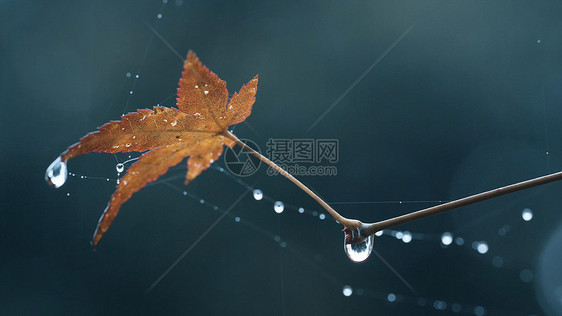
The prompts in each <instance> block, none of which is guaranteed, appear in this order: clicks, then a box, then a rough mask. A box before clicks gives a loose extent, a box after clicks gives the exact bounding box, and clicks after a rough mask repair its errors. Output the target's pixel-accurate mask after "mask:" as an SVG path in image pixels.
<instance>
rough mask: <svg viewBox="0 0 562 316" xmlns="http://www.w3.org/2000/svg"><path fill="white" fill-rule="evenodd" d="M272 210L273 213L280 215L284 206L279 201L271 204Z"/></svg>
mask: <svg viewBox="0 0 562 316" xmlns="http://www.w3.org/2000/svg"><path fill="white" fill-rule="evenodd" d="M273 210H274V211H275V213H277V214H281V213H283V210H285V204H283V202H281V201H276V202H275V203H274V204H273Z"/></svg>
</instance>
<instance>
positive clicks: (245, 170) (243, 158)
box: [224, 139, 261, 177]
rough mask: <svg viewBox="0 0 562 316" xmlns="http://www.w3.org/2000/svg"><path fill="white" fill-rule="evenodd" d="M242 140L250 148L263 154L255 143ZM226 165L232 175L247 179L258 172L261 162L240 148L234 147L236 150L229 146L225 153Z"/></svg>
mask: <svg viewBox="0 0 562 316" xmlns="http://www.w3.org/2000/svg"><path fill="white" fill-rule="evenodd" d="M240 140H241V141H242V142H243V143H244V144H246V145H247V146H248V147H250V148H252V149H253V150H255V151H257V152H259V153H261V151H260V148H259V147H258V145H257V144H256V143H254V142H253V141H251V140H249V139H240ZM224 163H225V165H226V169H228V171H230V173H232V174H235V175H237V176H240V177H247V176H251V175H253V174H254V173H255V172H256V171H258V168H259V167H260V164H261V160H260V159H259V158H258V157H256V156H254V155H252V153H250V152H249V151H247V150H245V149H244V148H242V147H240V146H234V148H230V147H228V146H227V147H226V149H225V151H224Z"/></svg>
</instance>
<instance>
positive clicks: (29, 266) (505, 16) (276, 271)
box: [0, 0, 562, 315]
mask: <svg viewBox="0 0 562 316" xmlns="http://www.w3.org/2000/svg"><path fill="white" fill-rule="evenodd" d="M179 4H181V5H179ZM158 13H160V14H162V15H163V18H162V19H161V20H159V19H157V17H156V15H157V14H158ZM561 14H562V4H561V3H560V2H559V1H458V0H447V1H417V0H416V1H394V0H392V1H370V2H367V1H364V2H355V1H345V2H344V1H342V2H335V1H322V2H290V3H283V2H279V3H273V2H267V1H197V2H191V1H187V0H184V1H183V2H182V3H178V2H174V1H173V0H170V1H169V3H167V4H163V3H162V2H161V1H120V2H115V1H5V0H4V1H0V91H1V93H0V102H1V106H2V114H1V115H0V117H1V119H0V120H1V127H2V133H0V135H1V136H0V137H1V143H2V151H1V154H0V155H1V159H2V160H1V163H2V168H1V171H2V182H1V186H2V187H1V188H2V189H1V192H2V202H1V220H0V240H1V241H0V247H1V248H0V253H1V261H0V266H1V269H0V313H2V314H6V315H16V314H17V315H25V314H43V315H49V314H53V315H60V314H83V315H88V314H102V313H103V314H133V313H141V314H162V313H164V314H227V315H229V314H239V315H248V314H250V315H251V314H254V315H282V314H286V315H303V314H307V315H311V314H312V315H333V314H344V313H351V312H353V313H361V314H377V315H378V314H386V315H389V314H392V315H413V314H423V315H427V314H433V313H435V314H443V313H451V312H452V310H451V304H452V303H455V302H456V303H459V304H461V305H462V306H463V308H464V307H466V308H464V309H463V313H467V314H473V311H472V308H473V307H474V306H477V305H481V306H484V307H485V308H486V311H488V312H489V313H490V314H510V315H518V314H520V315H529V314H544V313H550V314H560V313H562V305H561V304H560V302H559V301H557V300H560V297H562V287H560V286H561V285H562V276H561V273H560V271H559V270H557V269H556V268H555V267H557V266H558V267H559V266H560V264H562V258H560V256H559V255H558V257H556V253H557V250H556V249H558V252H559V249H561V248H560V244H561V243H562V241H561V239H562V237H561V234H560V233H558V234H557V235H556V232H557V231H558V232H559V231H560V229H562V225H561V220H562V215H561V214H562V213H561V212H560V211H561V210H560V196H561V193H560V192H562V184H550V185H547V186H544V187H541V188H536V189H532V190H529V191H526V192H521V193H516V194H512V195H510V196H506V197H502V198H498V199H495V200H492V201H488V202H484V203H480V204H477V205H473V206H470V207H465V208H463V209H460V210H455V211H452V212H450V213H448V214H444V215H439V216H436V217H433V218H428V219H424V220H420V221H418V222H415V223H411V224H407V225H404V226H402V227H400V229H404V230H409V231H412V232H416V233H424V234H428V235H426V236H429V237H432V238H433V240H431V241H417V240H414V241H413V242H411V243H409V244H405V243H402V242H401V241H399V240H396V239H393V238H388V237H381V238H378V239H377V240H376V242H375V248H376V250H377V251H378V252H379V253H380V254H381V255H382V256H384V258H386V260H387V261H388V262H389V263H390V264H392V265H393V267H394V268H395V269H396V270H397V271H398V272H400V273H401V274H402V275H403V276H404V278H405V279H406V280H407V281H408V282H409V283H410V284H411V285H412V286H413V287H414V288H415V290H416V292H417V294H415V293H412V292H411V291H410V290H409V289H408V288H407V287H406V286H405V285H404V284H403V283H402V282H401V281H400V280H399V279H398V278H397V277H396V276H395V275H394V274H393V273H392V272H391V271H390V270H389V269H387V267H385V266H384V265H383V263H382V262H381V261H380V260H378V259H377V258H376V257H373V258H371V259H370V260H368V261H367V262H365V263H362V264H353V263H351V262H349V260H348V259H347V258H346V256H345V255H344V253H343V251H342V238H343V236H342V234H341V233H340V232H339V229H340V227H339V226H338V225H336V224H335V223H333V221H331V220H325V221H320V220H319V219H318V218H316V217H312V216H303V215H299V214H298V213H296V212H295V211H294V210H293V211H291V210H287V211H285V212H284V213H283V214H282V215H278V214H275V213H274V212H273V211H272V205H271V203H270V202H267V201H260V202H257V201H255V200H253V199H252V198H251V197H250V196H248V197H246V198H244V199H243V200H242V201H241V202H240V204H238V205H237V206H236V207H235V208H234V209H233V210H232V214H233V215H235V216H240V217H241V218H242V221H243V222H246V221H247V222H249V223H252V225H256V226H257V227H261V228H262V229H263V231H264V232H265V233H264V234H262V233H259V232H258V231H257V230H254V229H251V228H249V227H247V226H244V225H241V224H237V223H235V222H234V220H233V219H232V218H230V217H226V218H225V219H224V220H223V221H222V222H221V223H219V224H218V225H217V226H216V227H215V229H214V230H213V231H211V233H209V234H208V235H207V236H206V238H204V239H203V241H202V242H201V243H200V244H199V245H198V246H197V247H196V248H194V250H193V251H192V252H191V253H190V254H189V255H188V256H186V257H185V258H184V259H183V260H182V261H181V262H180V263H179V264H178V265H177V266H176V267H175V269H174V270H172V271H171V272H170V273H169V274H168V275H167V277H166V278H164V279H163V281H162V282H160V283H159V284H158V285H157V286H156V287H155V288H154V289H153V290H152V291H151V292H149V293H148V294H147V295H144V291H145V290H146V289H147V288H148V287H149V286H150V285H151V284H152V283H153V282H154V281H155V280H156V279H157V278H158V277H159V276H160V275H161V274H162V273H163V272H164V271H165V270H166V269H167V268H168V267H169V266H170V264H172V263H173V262H174V260H176V258H177V257H178V256H179V255H180V254H181V253H182V252H183V251H184V250H185V249H187V248H188V247H189V245H190V244H191V243H192V242H193V241H194V240H195V239H197V237H198V236H199V235H200V234H201V233H203V232H204V231H205V229H206V228H207V227H208V226H209V225H210V224H211V223H212V222H213V221H214V220H215V219H216V218H217V217H218V216H219V213H217V212H214V211H211V210H209V208H206V207H204V206H202V205H201V204H199V203H198V202H197V201H194V200H192V199H188V198H185V197H184V196H183V195H182V193H181V191H182V190H184V189H185V190H188V191H189V192H191V193H192V194H195V195H198V196H201V197H203V198H204V199H206V200H208V201H211V202H212V203H214V204H217V205H219V206H221V207H222V208H223V209H225V208H227V207H228V206H229V205H231V204H232V203H233V201H235V200H236V198H237V197H238V196H239V195H240V194H241V193H242V192H244V188H243V187H241V186H240V185H238V184H237V183H236V182H234V181H232V180H231V179H230V178H228V177H227V176H225V175H223V174H221V173H219V172H217V171H215V170H209V171H206V172H205V173H203V174H202V175H201V176H200V177H199V178H198V179H197V180H196V181H194V182H193V183H191V184H190V185H189V186H188V187H186V188H183V187H182V179H181V177H183V174H184V172H185V165H184V164H182V166H180V167H178V168H176V169H174V170H172V171H170V173H169V174H168V175H167V177H170V176H171V177H173V176H178V177H179V178H177V179H175V180H172V181H171V182H170V183H172V184H173V186H174V187H170V186H167V185H164V184H162V183H160V184H156V185H153V186H150V187H148V188H145V189H143V190H142V191H141V192H139V193H137V194H135V196H134V197H133V198H132V199H131V200H130V201H129V202H127V203H126V204H125V205H124V207H123V208H122V210H121V212H120V214H119V216H118V218H117V219H116V221H115V222H114V224H113V225H112V227H111V229H110V230H109V232H108V233H107V234H106V235H105V236H104V238H103V240H102V241H101V243H100V246H99V247H98V249H97V251H95V252H94V251H92V249H91V247H90V245H89V240H90V237H91V235H92V233H93V230H94V227H95V224H96V222H97V219H98V218H99V216H100V214H101V212H102V211H103V209H104V208H105V205H106V203H107V201H108V199H109V197H110V195H111V193H112V192H113V190H114V182H106V181H105V180H95V179H85V180H84V179H80V178H79V177H70V178H69V180H68V181H67V183H66V184H65V186H63V187H62V188H61V189H59V190H55V189H52V188H50V187H48V186H47V185H46V184H45V182H44V180H43V175H44V171H45V168H46V167H47V166H48V165H49V163H50V162H51V161H52V160H53V159H54V158H56V157H57V155H59V154H60V153H61V152H62V151H63V150H64V149H65V148H66V146H68V145H70V144H72V143H74V142H76V141H77V140H78V139H79V138H80V137H81V136H83V135H85V134H86V133H87V132H90V131H93V130H95V128H96V127H98V126H100V125H102V124H103V123H105V122H107V121H109V120H111V119H118V118H119V116H120V115H121V114H122V113H125V112H129V111H134V110H136V109H137V108H146V107H152V106H154V105H156V104H158V103H162V101H163V100H166V99H167V98H168V97H170V96H172V98H169V99H167V100H166V101H165V102H163V104H164V105H166V106H174V97H173V94H174V93H175V91H176V87H177V81H178V78H179V76H180V73H181V65H182V64H181V61H180V60H179V59H178V58H177V56H175V55H174V53H173V52H172V51H171V50H170V49H169V48H168V47H166V45H164V44H163V43H162V41H160V40H159V39H158V38H157V37H155V36H154V33H153V32H151V30H150V29H149V28H148V27H147V25H151V26H153V27H154V28H155V29H156V30H157V31H158V32H159V33H160V34H161V35H162V36H163V37H164V38H166V39H167V40H168V41H169V43H170V44H171V45H172V46H173V47H174V48H175V49H176V50H177V51H178V52H179V53H180V54H181V55H185V54H186V53H187V51H188V50H189V49H192V50H194V51H195V52H196V53H197V54H198V55H199V57H200V58H201V60H202V61H203V63H205V64H206V65H207V66H209V68H210V69H211V70H213V71H214V72H215V73H217V74H218V75H219V76H220V77H221V78H222V79H224V80H226V81H227V82H228V86H229V90H230V93H233V92H235V91H236V90H238V89H239V87H240V86H241V85H242V84H244V83H245V82H247V81H248V80H250V79H251V78H252V77H253V76H254V75H255V74H259V75H260V83H259V88H258V96H257V102H256V104H255V105H254V111H253V113H252V115H251V116H250V117H249V118H248V120H247V121H248V123H249V125H250V126H251V127H252V128H253V129H252V128H250V127H248V125H244V124H241V125H240V126H238V127H236V129H235V133H236V134H237V135H238V136H239V137H241V138H249V139H252V140H253V141H255V142H256V143H257V144H258V145H259V146H261V147H262V149H263V148H265V144H266V142H267V140H268V139H269V138H321V139H334V138H335V139H338V140H339V143H340V160H339V163H337V164H336V166H337V168H338V175H337V176H333V177H301V179H302V181H303V182H304V183H305V184H307V185H309V186H310V187H311V188H312V189H313V190H315V191H316V192H318V193H319V194H320V195H321V196H322V197H324V198H325V199H326V200H327V201H355V202H360V201H393V200H450V199H454V198H459V197H462V196H465V195H469V194H473V193H477V192H480V191H482V190H487V189H491V188H494V187H497V186H501V185H505V184H509V183H512V182H516V181H520V180H525V179H528V178H532V177H535V176H539V175H543V174H546V173H548V172H554V171H557V170H560V168H561V166H562V153H561V150H560V149H561V148H562V141H561V140H560V137H559V136H560V135H561V132H562V131H561V128H562V108H561V100H562V93H561V91H562V89H561V88H560V86H561V83H562V74H561V62H562V58H561V54H560V52H561V51H562V44H561V43H562V42H561V38H562V20H561V19H560V16H561ZM414 24H415V27H414V28H413V30H412V31H411V32H410V33H409V34H408V35H407V36H406V37H405V38H404V39H403V40H402V41H401V42H400V43H399V44H398V45H397V46H396V47H395V48H394V49H393V50H392V51H391V52H390V53H389V54H388V55H387V56H386V57H385V58H384V59H383V60H382V62H380V63H379V64H378V65H377V66H376V67H375V68H374V69H373V70H372V71H371V72H370V73H369V74H368V75H366V76H365V77H364V78H363V79H362V80H361V81H360V82H359V83H358V84H357V86H355V88H354V89H353V90H351V92H350V93H349V94H348V95H346V96H345V98H343V99H342V101H341V102H339V104H337V106H335V107H334V109H333V110H332V111H331V112H330V113H329V114H328V115H327V116H326V117H325V118H324V119H323V120H322V121H321V122H320V123H319V124H318V125H317V126H316V127H315V128H314V129H312V131H311V132H310V133H308V134H307V133H305V131H306V130H307V128H308V127H309V126H310V124H312V123H313V122H314V121H315V120H316V119H317V117H318V116H319V115H321V114H322V113H323V112H324V111H325V110H326V109H327V108H328V107H329V106H330V105H331V104H332V103H333V102H334V100H336V99H337V98H338V97H339V96H340V95H341V94H342V93H343V92H344V91H345V90H346V89H347V88H348V87H349V86H350V85H351V83H353V82H354V81H355V80H356V79H357V78H358V77H359V76H360V75H361V73H363V71H364V70H365V69H367V68H368V67H369V65H371V64H372V63H373V61H375V60H376V59H377V57H379V56H380V55H381V54H382V52H383V51H384V50H385V49H387V48H388V47H389V46H390V44H391V43H392V42H393V41H394V40H396V39H397V38H398V37H399V36H400V34H401V33H402V32H404V31H405V30H406V29H407V28H408V27H410V26H411V25H414ZM538 40H540V43H539V42H537V41H538ZM127 72H130V73H132V75H133V77H134V75H135V74H140V78H139V79H138V80H134V78H133V77H132V78H127V77H126V76H125V74H126V73H127ZM133 86H134V94H133V95H132V96H129V90H131V87H133ZM547 151H548V152H549V154H548V155H547V154H546V152H547ZM117 157H118V158H119V159H120V160H121V161H123V160H125V159H126V158H127V157H126V155H118V156H117ZM217 164H218V165H221V164H224V162H223V161H222V160H221V161H219V162H217ZM69 168H70V171H71V172H74V173H77V174H83V175H88V176H90V177H101V178H106V177H109V178H115V176H116V175H115V158H114V157H113V155H109V154H106V155H103V154H91V155H87V156H81V157H78V158H76V159H74V160H72V161H71V162H70V164H69ZM243 180H244V181H246V182H247V183H249V184H254V183H255V186H256V187H259V188H261V189H262V190H263V191H264V192H265V194H266V195H268V196H270V197H272V198H273V199H276V200H281V201H284V202H285V203H288V204H291V205H295V206H303V207H305V208H307V209H309V210H316V211H321V209H320V208H319V206H318V205H317V204H315V203H314V201H313V200H312V199H310V198H309V197H308V196H307V195H305V194H304V193H302V192H301V191H299V190H298V188H296V187H295V186H294V185H292V184H291V183H290V182H288V181H287V180H285V179H283V178H280V177H269V176H267V175H266V173H265V168H262V169H261V170H260V171H259V172H258V173H257V174H255V175H253V176H251V177H249V178H245V179H243ZM176 187H177V188H180V191H177V190H175V189H174V188H176ZM67 194H69V195H70V196H67ZM429 205H431V204H424V203H414V204H402V205H400V204H396V203H391V204H353V205H338V206H336V209H338V210H339V211H340V212H341V213H342V214H343V215H344V216H347V217H355V218H359V219H361V220H364V221H375V220H381V219H385V218H388V217H391V216H396V215H400V214H404V213H406V212H408V211H412V210H415V209H419V208H422V207H426V206H429ZM527 207H528V208H531V209H533V211H534V215H535V216H534V218H533V220H532V221H531V222H523V221H522V220H521V211H522V210H523V209H524V208H527ZM505 224H509V225H510V227H511V230H510V232H509V233H508V234H507V235H506V236H504V237H500V236H498V229H500V228H501V227H502V226H503V225H505ZM444 231H451V232H452V233H453V234H454V235H455V236H457V235H460V236H463V237H464V238H465V239H467V240H486V241H487V242H488V244H489V246H490V251H489V252H488V253H486V254H484V255H481V254H478V253H477V252H476V251H474V250H472V249H471V248H470V246H464V247H453V246H451V247H449V248H447V249H444V248H443V247H440V244H439V236H440V235H441V233H442V232H444ZM273 235H279V236H281V238H282V239H283V240H284V241H286V242H287V244H288V247H287V248H284V249H283V248H281V247H279V244H278V243H276V242H275V241H274V240H273V238H272V236H273ZM549 247H550V248H549ZM549 249H550V250H549ZM552 249H554V250H552ZM549 251H550V252H549ZM552 251H554V253H553V252H552ZM494 256H501V257H502V258H503V260H504V265H503V267H502V268H499V269H498V268H495V267H493V266H492V264H491V262H492V258H494ZM553 256H554V257H553ZM548 267H550V268H548ZM552 267H554V268H552ZM522 269H530V270H531V271H533V273H534V279H533V280H532V282H530V283H524V282H522V281H521V280H520V278H519V274H520V271H521V270H522ZM346 284H349V285H351V286H352V287H353V288H354V289H355V290H357V289H358V288H362V289H364V291H365V294H364V295H356V294H357V291H355V292H354V295H352V296H351V297H344V296H343V295H342V287H343V286H344V285H346ZM557 287H558V288H559V289H560V290H559V291H557V290H556V288H557ZM388 293H395V294H398V295H399V297H401V300H403V301H402V302H394V303H389V302H387V301H386V297H387V294H388ZM419 297H424V298H426V299H427V300H428V303H427V304H426V306H423V307H420V306H418V305H417V304H416V301H415V300H416V299H417V298H419ZM410 300H413V301H410ZM435 300H443V301H445V302H447V304H448V307H447V310H446V311H445V312H440V311H437V310H435V309H434V308H433V307H432V305H433V304H432V302H434V301H435Z"/></svg>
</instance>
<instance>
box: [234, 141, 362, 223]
mask: <svg viewBox="0 0 562 316" xmlns="http://www.w3.org/2000/svg"><path fill="white" fill-rule="evenodd" d="M224 136H225V137H227V138H229V139H231V140H233V141H234V142H235V143H236V144H237V145H238V146H240V147H242V148H244V149H245V150H246V151H248V152H250V153H251V154H252V155H254V156H256V157H257V158H259V159H260V160H261V161H263V162H265V163H266V164H267V165H268V166H270V167H271V168H273V169H275V171H277V172H279V173H280V174H281V175H283V176H284V177H285V178H287V179H289V180H290V181H291V182H293V183H294V184H296V185H297V186H298V187H299V188H301V189H302V190H303V191H304V192H306V194H308V195H310V196H311V197H312V198H313V199H315V200H316V202H318V203H319V204H320V205H322V207H323V208H324V209H325V210H326V211H328V213H330V215H332V217H334V219H335V220H336V221H338V222H340V223H341V224H342V225H344V226H345V227H350V228H356V227H358V226H360V225H362V223H360V222H359V221H356V220H350V219H347V218H345V217H343V216H341V215H340V214H339V213H338V212H336V210H334V209H333V208H332V207H331V206H330V205H328V203H326V202H324V200H322V198H320V197H319V196H318V195H316V193H314V192H312V190H310V189H309V188H308V187H307V186H306V185H304V184H303V183H302V182H300V181H299V180H298V179H297V178H295V177H293V176H292V175H291V174H290V173H288V172H287V171H285V169H283V168H281V167H279V166H278V165H277V164H275V163H274V162H273V161H271V160H269V159H267V157H265V156H264V155H262V154H260V153H259V152H257V151H255V150H254V149H252V148H251V147H249V146H247V145H246V144H244V143H243V142H242V141H241V140H240V139H238V137H236V135H234V134H232V133H231V132H230V131H228V130H227V131H226V132H224Z"/></svg>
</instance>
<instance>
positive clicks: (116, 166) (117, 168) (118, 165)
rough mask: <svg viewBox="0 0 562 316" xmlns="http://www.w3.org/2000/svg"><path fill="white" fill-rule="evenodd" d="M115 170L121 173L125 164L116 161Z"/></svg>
mask: <svg viewBox="0 0 562 316" xmlns="http://www.w3.org/2000/svg"><path fill="white" fill-rule="evenodd" d="M115 170H117V172H119V173H121V172H123V170H125V165H123V164H122V163H118V164H117V165H115Z"/></svg>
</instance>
